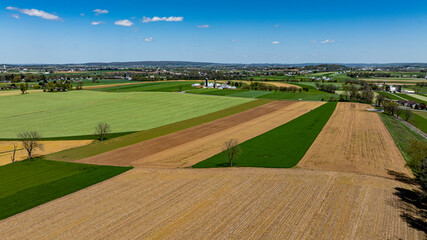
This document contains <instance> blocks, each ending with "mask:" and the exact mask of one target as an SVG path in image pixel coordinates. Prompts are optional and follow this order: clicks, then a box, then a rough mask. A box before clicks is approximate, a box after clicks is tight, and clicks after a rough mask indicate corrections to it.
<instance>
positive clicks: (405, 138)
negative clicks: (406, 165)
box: [380, 113, 426, 162]
mask: <svg viewBox="0 0 427 240" xmlns="http://www.w3.org/2000/svg"><path fill="white" fill-rule="evenodd" d="M380 117H381V119H382V120H383V123H384V125H385V126H386V127H387V129H388V131H389V132H390V134H391V136H392V137H393V139H394V142H395V143H396V145H397V147H398V148H399V149H400V152H401V153H402V155H403V157H404V158H405V160H406V161H407V162H408V161H409V160H410V159H411V157H410V156H409V154H408V149H409V145H410V143H411V140H417V141H422V142H425V141H426V140H425V139H424V138H423V137H422V136H420V134H418V133H417V132H415V131H414V130H412V129H411V128H409V127H408V126H406V125H405V124H404V123H402V122H401V121H399V120H397V119H396V118H394V117H392V116H390V115H388V114H384V113H383V114H380Z"/></svg>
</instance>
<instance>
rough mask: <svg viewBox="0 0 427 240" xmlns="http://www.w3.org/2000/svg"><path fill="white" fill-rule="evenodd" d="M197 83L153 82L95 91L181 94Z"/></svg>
mask: <svg viewBox="0 0 427 240" xmlns="http://www.w3.org/2000/svg"><path fill="white" fill-rule="evenodd" d="M194 83H197V82H195V81H193V82H183V81H179V82H177V81H175V82H152V83H141V84H134V85H126V86H116V87H105V88H100V89H94V90H96V91H104V92H140V91H153V92H179V91H185V90H189V89H194V87H192V86H191V85H192V84H194Z"/></svg>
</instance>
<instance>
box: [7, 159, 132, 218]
mask: <svg viewBox="0 0 427 240" xmlns="http://www.w3.org/2000/svg"><path fill="white" fill-rule="evenodd" d="M129 169H131V168H129V167H112V166H97V165H89V164H78V163H66V162H55V161H47V160H41V159H32V160H26V161H22V162H16V163H13V164H8V165H5V166H1V167H0V185H1V186H2V187H1V188H0V219H4V218H7V217H10V216H12V215H15V214H17V213H20V212H23V211H25V210H27V209H30V208H33V207H36V206H38V205H41V204H43V203H46V202H48V201H51V200H53V199H56V198H60V197H62V196H65V195H67V194H70V193H73V192H75V191H78V190H80V189H83V188H85V187H88V186H91V185H93V184H96V183H98V182H101V181H104V180H106V179H108V178H111V177H114V176H116V175H118V174H120V173H123V172H125V171H127V170H129Z"/></svg>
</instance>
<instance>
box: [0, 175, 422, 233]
mask: <svg viewBox="0 0 427 240" xmlns="http://www.w3.org/2000/svg"><path fill="white" fill-rule="evenodd" d="M395 187H406V185H405V184H403V183H400V182H397V181H394V180H390V179H386V178H381V177H374V176H365V175H359V174H354V173H340V172H329V171H311V170H302V169H255V168H231V169H230V168H228V169H197V170H195V169H144V168H136V169H133V170H131V171H129V172H126V173H124V174H122V175H120V176H117V177H115V178H113V179H110V180H107V181H105V182H102V183H99V184H97V185H94V186H91V187H89V188H86V189H84V190H81V191H79V192H76V193H73V194H70V195H68V196H65V197H63V198H61V199H57V200H54V201H52V202H49V203H47V204H44V205H41V206H39V207H36V208H34V209H31V210H28V211H26V212H23V213H21V214H18V215H15V216H13V217H10V218H8V219H5V220H2V221H0V239H424V238H425V235H424V233H423V232H420V231H417V230H414V229H413V228H410V227H409V225H408V224H407V223H406V222H405V221H403V219H402V218H401V217H400V210H401V208H399V206H401V204H402V203H401V202H400V200H399V199H398V197H396V196H395V195H394V194H393V193H394V191H395V190H394V188H395Z"/></svg>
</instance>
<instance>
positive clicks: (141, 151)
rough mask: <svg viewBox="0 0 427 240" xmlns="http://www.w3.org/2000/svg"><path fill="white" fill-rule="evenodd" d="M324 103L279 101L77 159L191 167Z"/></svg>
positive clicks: (107, 163) (151, 165)
mask: <svg viewBox="0 0 427 240" xmlns="http://www.w3.org/2000/svg"><path fill="white" fill-rule="evenodd" d="M322 104H323V103H322V102H290V101H276V102H272V103H269V104H266V105H263V106H260V107H257V108H254V109H251V110H248V111H245V112H242V113H238V114H235V115H232V116H229V117H225V118H222V119H218V120H215V121H212V122H209V123H205V124H202V125H199V126H195V127H192V128H189V129H185V130H182V131H179V132H176V133H172V134H169V135H166V136H162V137H159V138H155V139H151V140H148V141H144V142H141V143H137V144H134V145H131V146H127V147H124V148H120V149H116V150H113V151H110V152H107V153H103V154H100V155H97V156H94V157H90V158H86V159H82V160H79V161H78V162H84V163H93V164H104V165H119V166H129V165H132V166H137V167H171V168H176V167H189V166H192V165H194V164H196V163H197V162H199V161H202V160H204V159H206V158H208V157H210V156H213V155H215V154H216V153H219V152H221V151H222V150H223V144H224V142H225V141H227V140H228V139H230V138H235V139H237V140H239V142H244V141H246V140H248V139H251V138H253V137H256V136H258V135H260V134H262V133H264V132H267V131H269V130H271V129H273V128H276V127H278V126H280V125H282V124H284V123H286V122H288V121H290V120H292V119H294V118H296V117H298V116H301V115H302V114H304V113H306V112H308V111H310V110H312V109H315V108H317V107H319V106H321V105H322Z"/></svg>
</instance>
